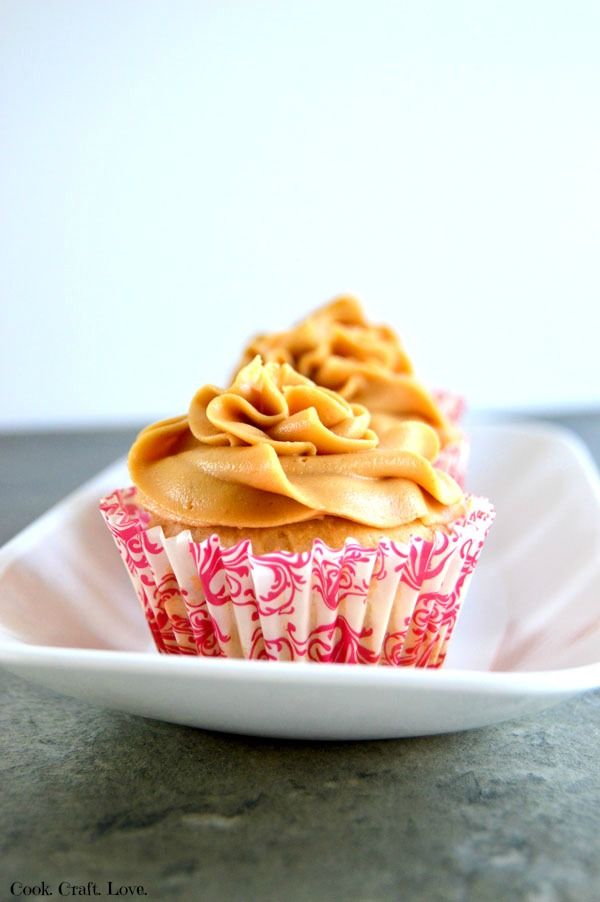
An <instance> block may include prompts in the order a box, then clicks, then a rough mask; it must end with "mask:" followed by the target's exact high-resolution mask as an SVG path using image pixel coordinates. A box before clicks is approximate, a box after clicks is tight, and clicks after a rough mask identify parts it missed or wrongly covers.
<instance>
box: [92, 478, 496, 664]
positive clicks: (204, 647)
mask: <svg viewBox="0 0 600 902" xmlns="http://www.w3.org/2000/svg"><path fill="white" fill-rule="evenodd" d="M135 495H136V490H135V488H129V489H122V490H118V491H116V492H114V493H113V494H112V495H110V496H108V497H107V498H105V499H104V500H103V501H102V503H101V505H100V510H101V512H102V516H103V517H104V519H105V521H106V524H107V526H108V528H109V529H110V531H111V533H112V535H113V538H114V540H115V543H116V545H117V548H118V549H119V552H120V554H121V557H122V559H123V562H124V564H125V566H126V567H127V570H128V572H129V575H130V577H131V580H132V582H133V585H134V587H135V590H136V592H137V595H138V598H139V600H140V602H141V604H142V607H143V609H144V613H145V615H146V619H147V621H148V625H149V627H150V630H151V633H152V636H153V639H154V642H155V645H156V647H157V649H158V651H159V652H161V653H163V654H179V655H200V656H203V657H234V658H247V659H263V660H279V661H315V662H331V663H349V664H350V663H352V664H387V665H394V666H401V667H440V666H441V665H442V664H443V662H444V659H445V656H446V651H447V647H448V642H449V641H450V637H451V635H452V631H453V629H454V626H455V624H456V619H457V616H458V613H459V611H460V607H461V604H462V602H463V600H464V596H465V593H466V589H467V586H468V583H469V580H470V578H471V574H472V572H473V569H474V567H475V564H476V563H477V559H478V557H479V555H480V553H481V549H482V547H483V543H484V541H485V537H486V535H487V532H488V530H489V528H490V526H491V523H492V520H493V518H494V509H493V506H492V505H491V504H490V502H489V501H487V500H486V499H483V498H475V497H470V498H469V499H468V513H467V515H466V516H465V517H463V518H462V519H461V520H459V521H457V522H456V523H454V524H452V527H451V529H450V531H449V532H448V533H445V532H443V531H442V530H439V531H437V532H436V533H435V535H434V538H433V539H432V540H426V539H423V538H420V537H415V538H414V539H412V540H411V541H410V542H409V543H406V544H396V543H394V542H392V541H391V540H388V539H383V540H381V541H380V542H379V544H378V546H377V548H365V547H363V546H361V545H359V544H358V543H356V542H355V541H353V540H352V539H349V540H347V541H346V542H345V544H344V547H343V548H341V549H337V550H335V549H331V548H329V547H328V546H327V545H326V544H325V543H324V542H322V541H321V540H319V539H317V540H316V541H315V542H314V543H313V546H312V549H311V550H310V551H306V552H295V553H294V552H286V551H279V552H273V553H270V554H261V555H255V554H253V553H252V547H251V544H250V542H249V541H248V540H247V539H245V540H242V541H241V542H238V543H237V544H236V545H234V546H233V547H230V548H224V547H223V546H221V544H220V541H219V539H218V537H217V536H216V535H213V536H211V537H210V538H208V539H206V540H205V541H203V542H194V541H193V540H192V538H191V535H190V533H189V532H188V531H187V530H186V531H184V532H181V533H180V534H179V535H177V536H174V537H172V538H166V537H165V535H164V533H163V530H162V528H161V527H160V526H155V527H149V520H150V518H149V515H148V513H147V512H146V511H145V510H143V508H141V507H139V506H138V505H137V504H136V503H135Z"/></svg>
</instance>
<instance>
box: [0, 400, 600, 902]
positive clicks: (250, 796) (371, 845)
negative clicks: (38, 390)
mask: <svg viewBox="0 0 600 902" xmlns="http://www.w3.org/2000/svg"><path fill="white" fill-rule="evenodd" d="M546 419H550V420H551V421H553V422H559V423H562V424H564V425H567V426H570V427H571V428H573V429H575V430H576V431H577V432H579V433H580V434H581V435H582V437H583V438H584V440H586V441H587V442H588V444H589V445H590V447H591V449H592V451H593V453H594V455H595V457H596V460H598V459H599V458H600V414H597V413H594V414H587V415H581V416H575V415H572V416H570V417H552V418H550V417H546ZM132 435H133V430H119V431H102V432H99V431H98V432H93V433H92V432H89V433H88V432H71V433H68V432H63V433H56V434H41V433H36V434H21V435H4V436H0V499H1V501H0V503H1V505H2V512H1V523H0V543H1V542H4V541H6V540H7V539H8V538H10V537H11V535H13V534H14V533H16V532H17V531H18V530H20V529H21V528H23V527H24V526H26V525H27V523H28V522H29V521H30V520H32V519H33V518H34V517H36V516H37V515H38V514H40V513H41V512H42V511H43V510H44V509H46V508H47V507H48V506H50V505H51V504H53V503H54V502H56V501H58V500H59V499H60V498H61V497H62V496H63V495H64V494H65V493H66V492H67V491H69V490H71V489H72V488H74V487H75V486H76V485H78V484H79V483H80V482H81V481H83V480H84V479H86V478H87V477H89V476H91V475H93V473H94V472H96V471H97V470H98V469H100V468H101V467H103V466H104V465H106V464H108V463H109V462H110V461H111V460H112V459H114V458H116V457H117V456H119V455H120V454H122V453H124V452H125V451H126V449H127V447H128V446H129V444H130V441H131V438H132ZM0 680H1V683H2V688H3V699H2V705H1V709H0V718H1V726H0V729H1V732H0V735H1V736H2V756H1V759H0V770H1V776H0V786H1V805H0V823H1V825H0V841H1V851H0V856H1V857H0V899H2V900H4V899H10V898H17V896H16V895H11V884H13V882H14V881H17V882H18V883H17V886H15V887H14V892H15V893H16V892H19V891H22V890H20V887H19V884H22V885H24V886H25V887H33V886H35V885H36V884H37V885H38V887H41V885H42V882H45V887H42V888H45V890H46V891H47V892H52V894H53V896H54V898H64V897H70V898H75V897H77V898H81V897H82V896H83V891H85V892H86V894H88V890H89V893H90V894H91V892H92V890H93V887H90V888H88V882H89V881H92V882H94V883H95V884H96V892H97V893H98V894H102V896H101V898H109V895H108V894H109V890H111V891H112V893H113V894H115V893H117V892H118V891H119V888H120V887H126V886H137V885H142V886H143V888H144V889H143V891H144V892H145V893H146V894H147V898H150V899H183V900H187V899H190V900H196V899H197V900H206V902H209V900H219V902H220V900H225V902H228V900H274V902H279V900H286V902H294V900H305V899H306V900H333V902H337V900H367V902H371V900H373V902H376V900H388V899H390V900H400V902H412V900H423V902H438V900H439V902H455V900H456V902H459V900H473V902H487V900H490V902H502V900H511V902H514V900H521V899H522V900H526V902H561V900H569V902H570V900H573V902H597V900H600V693H589V694H587V695H584V696H581V697H579V698H577V699H574V700H572V701H569V702H566V703H563V704H562V705H560V706H558V707H556V708H553V709H551V710H549V711H547V712H545V713H543V714H538V715H536V716H534V717H531V718H529V719H524V720H519V721H513V722H510V723H506V724H502V725H500V726H497V727H488V728H486V729H482V730H475V731H471V732H467V733H457V734H452V735H445V736H438V737H427V738H421V739H403V740H387V741H379V742H363V743H317V742H290V741H280V740H277V741H275V740H265V739H256V738H248V737H240V736H228V735H224V734H217V733H211V732H207V731H202V730H194V729H189V728H186V727H180V726H173V725H171V724H166V723H160V722H157V721H151V720H144V719H142V718H138V717H133V716H129V715H125V714H121V713H117V712H114V711H109V710H104V709H100V708H96V707H92V706H89V705H86V704H83V703H81V702H79V701H76V700H74V699H70V698H64V697H62V696H58V695H56V694H54V693H52V692H50V691H47V690H45V689H43V688H41V687H39V686H34V685H30V684H29V683H27V682H25V681H23V680H21V679H19V678H17V677H15V676H12V675H9V674H8V673H6V672H0ZM109 881H111V884H110V886H109ZM69 884H70V885H71V886H73V887H75V888H76V889H75V890H73V891H72V892H71V890H70V889H69ZM77 887H79V888H80V889H77ZM61 894H62V895H61ZM69 894H70V895H69ZM127 897H129V898H131V896H124V895H122V894H121V895H120V896H118V898H127ZM136 897H137V898H139V896H136ZM23 898H25V896H23Z"/></svg>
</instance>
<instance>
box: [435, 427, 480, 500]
mask: <svg viewBox="0 0 600 902" xmlns="http://www.w3.org/2000/svg"><path fill="white" fill-rule="evenodd" d="M470 450H471V449H470V445H469V440H468V438H467V437H466V435H461V437H460V438H458V439H457V440H456V441H454V442H450V443H449V444H447V445H445V447H443V448H442V450H441V451H440V453H439V455H438V456H437V458H436V459H435V461H434V464H433V465H434V466H435V467H437V468H438V469H440V470H444V472H445V473H448V474H449V475H450V476H452V478H453V479H455V480H456V482H458V484H459V486H460V487H461V489H464V487H465V480H466V478H467V465H468V463H469V453H470Z"/></svg>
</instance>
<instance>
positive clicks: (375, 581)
mask: <svg viewBox="0 0 600 902" xmlns="http://www.w3.org/2000/svg"><path fill="white" fill-rule="evenodd" d="M438 456H439V437H438V433H437V432H436V430H435V429H434V428H432V426H430V425H429V424H427V423H426V422H424V421H423V420H412V421H411V420H398V421H397V422H396V423H395V424H394V426H393V427H392V426H390V427H389V428H388V430H387V431H386V433H385V435H383V436H379V435H378V434H377V432H376V431H375V430H374V429H373V428H372V425H371V416H370V413H369V411H368V410H367V408H366V407H365V406H364V405H362V404H360V403H357V402H354V401H349V400H347V399H346V398H344V397H343V396H342V395H341V394H339V393H337V392H335V391H332V390H331V389H328V388H325V387H323V386H319V385H317V384H316V383H315V382H313V381H312V380H310V379H308V378H307V377H306V376H303V375H301V374H300V373H298V372H297V371H296V370H294V369H293V368H292V367H291V366H290V365H289V364H287V363H283V364H279V363H275V362H268V363H263V361H262V359H261V358H260V357H259V356H257V357H255V358H254V359H253V360H252V361H251V362H250V363H249V364H247V365H246V366H244V367H242V369H241V370H240V371H239V373H238V374H237V375H236V377H235V379H234V381H233V383H232V385H231V386H230V387H229V388H228V389H225V390H223V389H219V388H216V387H215V386H212V385H205V386H203V387H202V388H200V389H199V390H198V392H197V393H196V395H195V396H194V398H193V399H192V402H191V404H190V407H189V410H188V413H187V414H186V415H184V416H181V417H176V418H174V419H169V420H163V421H161V422H158V423H155V424H153V425H151V426H149V427H147V428H146V429H144V430H143V431H142V432H141V433H140V434H139V436H138V437H137V439H136V441H135V443H134V445H133V447H132V448H131V451H130V454H129V460H128V463H129V470H130V475H131V478H132V481H133V486H131V487H129V488H126V489H121V490H117V491H116V492H114V493H113V494H112V495H110V496H109V497H107V498H105V499H104V500H103V501H102V503H101V506H100V509H101V512H102V514H103V516H104V518H105V521H106V523H107V525H108V527H109V529H110V530H111V532H112V534H113V537H114V539H115V541H116V544H117V547H118V549H119V551H120V553H121V556H122V558H123V561H124V563H125V565H126V567H127V569H128V571H129V574H130V576H131V578H132V581H133V584H134V586H135V588H136V591H137V593H138V596H139V599H140V601H141V603H142V606H143V608H144V612H145V614H146V618H147V621H148V625H149V627H150V630H151V632H152V635H153V637H154V640H155V643H156V646H157V648H158V650H159V651H160V652H164V653H171V654H191V655H203V656H210V657H219V656H226V657H244V658H249V659H250V658H263V659H273V660H294V661H321V662H323V661H328V662H337V663H342V662H346V663H362V664H389V665H401V666H420V667H439V666H440V665H441V664H442V663H443V660H444V657H445V654H446V649H447V645H448V642H449V640H450V636H451V634H452V630H453V627H454V624H455V622H456V617H457V614H458V611H459V609H460V606H461V604H462V601H463V599H464V594H465V590H466V587H467V584H468V582H469V579H470V576H471V573H472V571H473V568H474V566H475V564H476V561H477V559H478V557H479V554H480V551H481V548H482V545H483V542H484V539H485V536H486V534H487V530H488V529H489V526H490V524H491V521H492V518H493V508H492V506H491V505H490V503H489V502H488V501H486V500H485V499H481V498H475V497H472V496H465V495H464V494H463V491H462V490H461V488H460V487H459V486H458V484H457V483H456V482H455V481H454V480H453V479H452V478H451V477H450V476H449V475H448V474H447V473H445V472H443V471H442V470H440V469H438V468H436V467H435V466H434V465H433V461H435V460H436V459H437V458H438Z"/></svg>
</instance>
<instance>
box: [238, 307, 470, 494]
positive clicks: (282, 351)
mask: <svg viewBox="0 0 600 902" xmlns="http://www.w3.org/2000/svg"><path fill="white" fill-rule="evenodd" d="M257 354H260V355H261V356H262V358H263V359H264V360H265V361H275V362H277V363H287V364H289V365H290V366H292V367H294V369H296V370H297V371H298V372H299V373H301V374H302V375H304V376H307V377H308V378H309V379H312V380H313V381H314V382H316V383H317V384H318V385H322V386H325V387H326V388H330V389H333V390H334V391H337V392H339V394H341V395H342V397H344V398H345V399H346V400H347V401H353V402H355V403H357V404H363V405H364V406H365V407H367V408H368V409H369V410H370V411H371V413H372V414H373V420H372V425H373V428H374V429H375V430H376V431H377V432H378V433H379V434H380V435H383V434H384V433H385V432H386V431H387V430H388V429H389V428H390V427H392V428H393V426H394V425H395V422H396V421H397V420H398V418H400V419H415V418H418V419H420V420H423V421H424V422H425V423H428V424H429V425H430V426H432V427H433V428H434V429H435V430H436V432H437V434H438V438H439V440H440V455H439V458H438V460H437V461H436V466H438V467H440V468H441V469H443V470H445V471H446V472H448V473H450V475H452V476H453V477H454V478H455V479H456V480H457V481H458V482H459V483H460V484H461V485H464V477H465V471H466V465H467V458H468V443H467V440H466V437H465V436H464V434H463V433H462V432H461V430H460V428H459V425H458V424H459V420H460V417H461V416H462V413H463V410H464V403H463V402H462V399H460V398H458V397H457V396H456V395H453V394H451V393H450V392H445V391H438V392H435V393H432V392H430V391H429V390H428V389H426V388H425V386H424V385H423V384H422V383H421V382H420V381H419V380H418V379H417V378H416V376H415V374H414V369H413V365H412V363H411V360H410V358H409V357H408V355H407V353H406V351H405V350H404V348H403V347H402V344H401V342H400V339H399V338H398V336H397V335H396V333H395V332H394V331H393V329H391V328H390V327H389V326H380V325H374V324H372V323H369V322H368V321H367V319H366V317H365V315H364V313H363V310H362V308H361V306H360V304H359V302H358V301H357V300H356V299H355V298H353V297H339V298H337V299H335V300H334V301H332V302H331V303H329V304H326V305H325V306H324V307H321V308H319V309H318V310H315V311H314V312H313V313H312V314H310V315H309V316H308V317H306V319H304V320H302V321H301V322H299V323H298V324H297V325H296V326H293V327H292V328H291V329H288V330H286V331H284V332H272V333H266V334H262V335H257V336H256V337H255V338H253V339H252V340H251V341H250V343H249V344H248V346H247V347H246V348H245V350H244V352H243V355H242V361H241V363H242V365H243V364H245V363H248V362H249V361H250V360H252V359H253V357H255V356H256V355H257Z"/></svg>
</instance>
